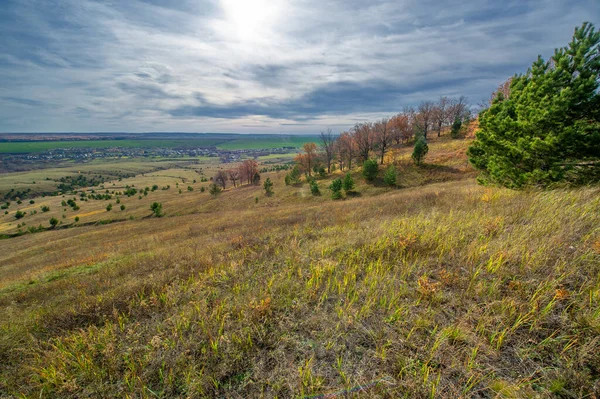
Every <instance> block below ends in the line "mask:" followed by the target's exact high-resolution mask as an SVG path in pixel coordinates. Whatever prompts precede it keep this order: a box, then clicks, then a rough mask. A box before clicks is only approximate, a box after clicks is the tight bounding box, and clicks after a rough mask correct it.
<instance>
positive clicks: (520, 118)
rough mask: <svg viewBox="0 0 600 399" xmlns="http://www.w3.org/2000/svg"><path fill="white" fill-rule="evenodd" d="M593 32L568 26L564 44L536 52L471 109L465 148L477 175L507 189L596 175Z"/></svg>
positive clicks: (596, 37)
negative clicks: (522, 70)
mask: <svg viewBox="0 0 600 399" xmlns="http://www.w3.org/2000/svg"><path fill="white" fill-rule="evenodd" d="M599 43H600V32H596V31H595V30H594V26H593V25H592V24H590V23H584V24H583V25H582V26H581V27H579V28H576V29H575V33H574V35H573V40H572V41H571V43H569V45H568V46H567V47H563V48H560V49H556V50H555V52H554V55H553V56H552V58H551V59H550V60H548V61H544V60H543V59H542V58H541V57H538V59H537V61H535V62H534V63H533V65H532V66H531V68H530V69H529V70H528V71H527V73H526V74H525V75H518V76H515V77H514V78H513V79H512V82H511V85H510V95H509V97H508V98H505V97H504V95H502V93H499V94H498V95H497V97H496V98H495V99H494V101H493V103H492V105H491V106H490V108H489V109H487V110H484V111H482V112H481V113H480V115H479V131H478V132H477V134H476V136H477V140H476V141H475V142H474V143H473V145H472V146H471V147H470V148H469V150H468V155H469V160H470V162H471V163H472V164H473V165H474V166H475V167H476V168H477V169H479V170H481V171H482V174H481V176H480V181H481V182H494V183H498V184H501V185H503V186H506V187H510V188H520V187H523V186H527V185H537V186H544V187H547V186H549V185H552V184H554V183H556V182H560V181H568V182H571V183H583V182H589V181H598V180H600V93H599V91H598V89H599V85H600V45H599Z"/></svg>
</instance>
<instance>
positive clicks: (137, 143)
mask: <svg viewBox="0 0 600 399" xmlns="http://www.w3.org/2000/svg"><path fill="white" fill-rule="evenodd" d="M213 136H216V137H213ZM314 140H315V137H312V136H268V135H232V134H227V135H222V137H218V135H216V134H213V135H211V137H207V138H188V139H144V138H140V139H135V140H134V139H124V140H65V141H29V142H27V141H20V142H2V143H0V154H27V153H40V152H43V151H48V150H53V149H57V148H97V149H104V148H113V147H122V148H151V147H159V148H195V147H218V148H222V149H230V150H234V149H260V148H278V147H301V146H302V144H303V143H305V142H307V141H314Z"/></svg>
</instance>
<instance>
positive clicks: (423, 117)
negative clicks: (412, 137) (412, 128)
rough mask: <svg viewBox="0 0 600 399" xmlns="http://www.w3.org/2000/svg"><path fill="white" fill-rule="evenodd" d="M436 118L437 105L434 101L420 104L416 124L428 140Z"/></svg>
mask: <svg viewBox="0 0 600 399" xmlns="http://www.w3.org/2000/svg"><path fill="white" fill-rule="evenodd" d="M434 117H435V104H434V103H433V102H432V101H423V102H421V104H419V108H418V109H417V114H416V115H415V120H414V123H415V125H416V126H417V127H418V130H419V131H420V132H421V134H423V136H424V137H425V138H427V133H428V132H429V130H430V129H431V127H432V125H433V122H434Z"/></svg>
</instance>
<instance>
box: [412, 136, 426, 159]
mask: <svg viewBox="0 0 600 399" xmlns="http://www.w3.org/2000/svg"><path fill="white" fill-rule="evenodd" d="M428 152H429V146H428V145H427V140H426V139H425V136H423V135H419V136H418V137H417V140H416V141H415V148H414V150H413V153H412V159H413V161H415V163H416V164H417V165H420V164H421V163H422V162H423V159H424V158H425V155H427V153H428Z"/></svg>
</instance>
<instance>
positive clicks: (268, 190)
mask: <svg viewBox="0 0 600 399" xmlns="http://www.w3.org/2000/svg"><path fill="white" fill-rule="evenodd" d="M263 188H264V189H265V194H267V197H270V196H271V195H273V182H272V181H271V178H270V177H267V180H265V182H264V184H263Z"/></svg>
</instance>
